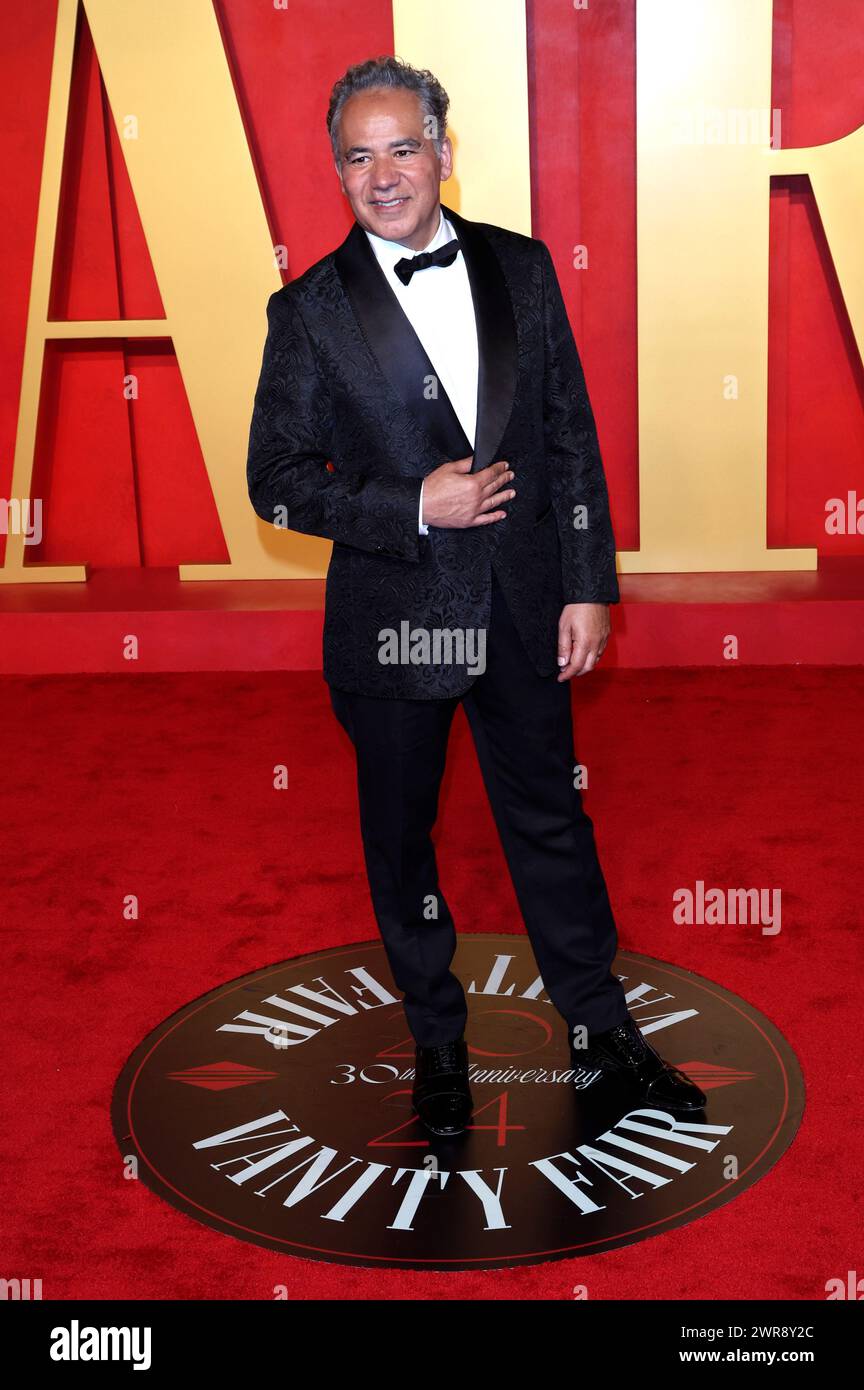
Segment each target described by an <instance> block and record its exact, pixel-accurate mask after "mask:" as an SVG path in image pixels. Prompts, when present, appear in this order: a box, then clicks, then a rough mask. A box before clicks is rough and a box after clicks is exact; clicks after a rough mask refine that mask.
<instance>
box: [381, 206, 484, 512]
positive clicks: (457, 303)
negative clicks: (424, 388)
mask: <svg viewBox="0 0 864 1390" xmlns="http://www.w3.org/2000/svg"><path fill="white" fill-rule="evenodd" d="M366 235H367V237H368V238H369V243H370V245H371V247H372V250H373V251H374V252H375V255H376V257H377V259H378V264H379V265H380V266H381V269H382V270H383V271H384V274H385V275H386V276H387V283H388V284H389V285H390V286H391V288H392V289H393V291H394V293H395V294H396V296H397V298H398V300H399V303H400V305H401V306H402V309H403V310H404V312H405V314H406V315H407V317H408V320H409V322H410V323H411V326H412V328H413V329H414V332H415V333H416V334H417V337H418V338H419V339H420V341H421V343H422V344H423V347H424V348H425V349H426V355H427V357H428V358H429V361H430V362H431V363H432V366H433V367H434V368H435V372H436V375H437V377H438V380H439V381H440V383H441V385H442V387H443V388H444V390H445V391H446V393H447V395H448V396H449V398H450V401H451V403H452V406H453V409H454V410H455V412H456V414H457V416H458V417H459V423H460V424H461V426H462V428H463V429H464V431H465V434H466V436H467V438H468V441H469V443H470V444H471V447H472V449H473V447H474V435H475V432H476V429H477V371H478V351H477V324H476V321H475V318H474V299H473V297H472V294H471V284H470V282H469V280H468V270H467V267H466V265H465V257H464V256H463V254H462V249H461V247H460V249H459V251H458V253H457V255H456V259H455V261H454V262H453V264H452V265H430V266H428V267H427V268H426V270H418V271H415V272H414V274H413V275H412V276H411V280H410V282H409V283H408V284H407V285H403V284H402V281H401V280H400V279H399V276H398V275H397V274H396V272H395V269H394V267H395V265H396V262H397V261H401V260H402V258H403V257H407V258H408V259H409V260H410V259H411V257H412V256H419V255H420V252H419V251H414V250H412V248H411V247H410V246H405V245H404V244H403V243H402V242H401V241H387V240H386V238H385V237H380V236H376V235H375V233H374V232H370V231H367V232H366ZM454 236H455V233H454V231H453V227H452V225H451V224H450V222H448V220H447V218H446V217H445V216H444V213H443V211H442V213H441V216H440V221H439V223H438V230H437V232H436V233H435V235H434V237H433V238H432V240H431V241H430V242H429V244H428V245H427V246H424V247H422V248H421V249H422V250H423V251H437V249H438V247H439V246H443V245H444V244H445V243H446V242H448V241H451V240H452V239H453V237H454ZM418 525H419V528H420V532H421V534H422V535H424V536H425V535H427V534H428V532H429V528H428V526H424V524H423V488H422V486H421V488H420V513H419V517H418Z"/></svg>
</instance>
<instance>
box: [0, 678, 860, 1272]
mask: <svg viewBox="0 0 864 1390" xmlns="http://www.w3.org/2000/svg"><path fill="white" fill-rule="evenodd" d="M574 693H575V699H576V704H577V751H578V753H579V756H580V759H581V761H583V762H585V763H587V765H588V767H589V778H590V785H589V791H588V793H587V797H586V805H587V807H588V810H589V811H590V813H591V815H592V816H593V818H594V821H595V826H596V830H597V838H598V843H599V846H600V851H601V856H602V858H603V863H604V867H605V870H606V875H607V879H608V882H609V887H610V892H611V895H612V900H613V904H614V906H615V909H616V913H617V917H618V923H619V934H620V942H621V946H622V947H623V948H629V949H632V950H636V951H642V952H645V953H646V954H649V955H652V956H656V957H658V958H660V959H666V960H671V961H675V962H677V963H679V964H681V965H684V966H686V967H688V968H690V969H692V970H695V971H698V972H699V973H700V974H704V975H707V976H709V977H711V978H713V979H716V980H718V981H720V982H721V983H722V984H723V985H725V986H726V987H727V988H729V989H731V990H734V991H735V992H737V993H739V994H741V995H743V996H744V997H745V998H747V999H749V1000H750V1001H752V1003H753V1004H754V1005H755V1006H756V1007H757V1008H758V1009H760V1010H762V1011H763V1012H764V1013H765V1014H767V1015H768V1017H769V1018H770V1019H772V1020H773V1021H774V1023H776V1025H777V1026H778V1027H779V1028H780V1029H781V1030H782V1032H783V1033H784V1034H785V1035H786V1037H787V1038H788V1039H789V1041H790V1042H791V1044H792V1046H793V1047H794V1048H795V1050H796V1052H797V1054H798V1056H799V1059H800V1061H801V1064H802V1068H803V1071H804V1077H805V1081H806V1085H807V1091H808V1105H807V1109H806V1112H805V1115H804V1121H803V1125H802V1128H801V1130H800V1131H799V1134H798V1136H797V1138H796V1139H795V1141H794V1143H793V1145H792V1147H791V1149H790V1150H789V1151H788V1152H787V1153H786V1155H785V1156H784V1157H783V1158H782V1159H781V1160H780V1162H779V1164H778V1165H777V1166H776V1167H775V1168H774V1169H773V1170H772V1171H771V1172H770V1173H769V1174H768V1175H767V1177H765V1178H763V1179H762V1180H761V1181H760V1182H759V1183H757V1184H756V1186H755V1187H753V1188H752V1189H751V1190H749V1191H746V1192H744V1193H742V1195H741V1196H740V1197H739V1198H738V1199H737V1200H736V1201H735V1202H733V1203H731V1204H730V1205H728V1206H726V1207H724V1208H722V1209H721V1210H719V1211H717V1212H714V1213H712V1214H711V1215H709V1216H706V1217H705V1218H703V1219H702V1220H699V1221H696V1222H694V1223H693V1224H692V1225H690V1226H686V1227H684V1228H682V1229H678V1230H674V1231H671V1232H669V1233H668V1234H665V1235H661V1236H658V1237H655V1238H654V1239H651V1240H648V1241H646V1242H645V1243H643V1244H640V1245H634V1246H630V1247H629V1248H626V1249H622V1250H617V1251H613V1252H611V1253H608V1254H603V1255H599V1256H596V1257H594V1258H588V1259H580V1260H571V1261H566V1262H561V1263H552V1264H545V1265H538V1266H533V1267H527V1268H526V1267H522V1268H515V1269H513V1270H505V1271H500V1270H499V1271H495V1272H488V1273H485V1274H484V1273H458V1274H442V1273H415V1272H405V1271H398V1270H393V1271H387V1270H377V1269H375V1270H365V1269H355V1268H350V1267H346V1266H338V1265H327V1264H319V1263H315V1262H311V1261H306V1260H300V1259H294V1258H286V1257H285V1256H281V1255H278V1254H276V1253H273V1252H271V1251H268V1250H263V1249H259V1248H257V1247H255V1246H253V1245H248V1244H243V1243H241V1242H239V1241H236V1240H233V1239H230V1238H228V1237H226V1236H222V1235H219V1234H217V1233H216V1232H214V1231H212V1230H208V1229H206V1228H205V1227H203V1226H200V1225H198V1224H197V1223H195V1222H193V1221H191V1220H190V1219H188V1218H187V1217H185V1216H184V1215H182V1214H181V1213H179V1212H177V1211H175V1210H174V1209H173V1208H171V1207H169V1206H168V1205H166V1204H164V1203H163V1202H161V1201H160V1200H159V1199H158V1198H157V1197H156V1196H154V1194H153V1193H151V1192H149V1191H148V1190H147V1189H146V1188H145V1187H144V1185H143V1184H140V1183H135V1182H130V1181H126V1180H124V1178H123V1173H122V1167H121V1163H120V1161H119V1158H118V1153H117V1149H116V1145H115V1142H114V1138H113V1135H112V1133H111V1126H110V1122H109V1100H110V1095H111V1089H112V1086H113V1084H114V1080H115V1078H116V1076H117V1073H118V1071H119V1070H120V1068H121V1066H122V1064H123V1062H124V1061H125V1060H126V1057H127V1056H128V1054H129V1052H130V1051H131V1050H132V1048H133V1047H134V1046H135V1045H136V1044H137V1043H138V1042H139V1041H140V1039H141V1038H142V1037H143V1036H144V1034H145V1033H147V1032H148V1031H149V1030H150V1029H151V1028H153V1027H154V1026H155V1025H156V1024H157V1023H158V1022H159V1021H160V1020H161V1019H163V1018H165V1017H166V1016H167V1015H168V1014H169V1013H171V1012H172V1011H173V1010H174V1009H175V1008H177V1007H179V1006H180V1005H181V1004H184V1003H186V1002H187V1001H188V1000H190V999H192V998H194V997H195V996H197V995H200V994H203V993H204V992H205V991H206V990H208V989H210V988H212V987H213V986H214V985H216V984H219V983H220V982H222V981H226V980H230V979H232V978H234V977H235V976H237V975H240V974H242V973H244V972H245V971H249V970H253V969H255V968H257V967H259V966H261V965H264V964H266V963H269V962H274V961H278V960H281V959H283V958H285V957H287V956H292V955H295V954H298V953H301V952H305V951H310V950H312V949H313V948H315V947H327V946H332V945H336V944H337V943H339V942H346V941H356V940H368V939H369V938H371V937H375V936H376V934H377V933H376V927H375V922H374V919H373V917H372V914H371V909H370V907H369V905H368V902H367V897H366V888H365V880H364V877H363V872H362V858H361V848H360V841H359V832H358V826H357V813H356V805H355V789H354V772H353V764H352V761H351V749H350V745H349V744H348V741H347V739H346V737H345V735H344V734H343V732H342V730H341V729H340V728H339V726H338V725H337V724H336V721H335V719H334V718H333V716H332V714H331V711H330V706H329V701H328V698H327V691H326V687H325V686H324V684H323V682H322V680H321V676H320V674H305V673H282V674H280V673H268V674H258V675H249V676H242V675H237V674H234V673H227V674H218V673H212V674H211V673H205V674H183V675H173V676H172V675H164V676H155V675H138V676H126V677H124V676H97V677H87V676H80V677H76V676H55V677H40V678H39V679H27V678H24V677H7V678H5V679H3V680H2V681H0V706H2V708H0V719H2V727H3V730H4V735H5V740H4V742H5V751H4V758H3V764H4V778H3V787H2V800H3V826H4V832H5V833H4V835H3V839H2V860H3V913H2V917H3V924H4V928H5V951H4V960H5V970H4V974H5V978H6V984H7V986H8V988H7V991H6V994H7V999H6V1004H5V1007H4V1013H5V1020H4V1021H5V1025H6V1026H5V1039H6V1041H5V1049H4V1053H5V1055H4V1090H5V1093H6V1102H7V1103H6V1105H5V1106H4V1110H5V1117H4V1126H3V1128H4V1144H3V1148H4V1154H3V1158H4V1161H3V1164H2V1169H0V1183H2V1190H0V1210H2V1212H3V1224H4V1228H5V1231H4V1235H3V1241H2V1248H3V1256H4V1258H3V1268H2V1270H0V1273H2V1274H3V1275H4V1276H5V1277H7V1278H11V1277H14V1276H18V1277H21V1278H24V1277H30V1278H41V1279H42V1281H43V1296H44V1297H45V1298H46V1299H52V1298H61V1299H65V1298H113V1297H119V1298H129V1299H144V1298H157V1299H165V1298H180V1299H270V1298H272V1297H273V1289H274V1286H277V1285H285V1286H287V1289H288V1294H289V1297H291V1298H297V1299H305V1298H319V1297H324V1298H330V1297H332V1298H377V1297H389V1298H400V1297H401V1298H409V1299H412V1298H417V1299H420V1298H486V1299H490V1298H491V1299H495V1298H503V1299H512V1298H523V1299H536V1298H552V1299H571V1298H572V1297H573V1289H574V1286H576V1285H583V1284H584V1285H587V1289H588V1295H589V1297H590V1298H591V1299H613V1298H628V1299H660V1298H672V1299H677V1298H705V1299H707V1298H731V1299H763V1298H793V1299H820V1298H824V1296H825V1295H824V1286H825V1281H826V1280H828V1279H830V1278H836V1277H839V1278H842V1279H845V1278H846V1273H847V1271H848V1270H855V1269H857V1270H858V1272H859V1274H861V1273H864V1271H862V1270H861V1269H860V1259H861V1242H860V1232H861V1230H862V1227H864V1198H862V1193H861V1185H860V1173H861V1163H862V1149H864V1143H862V1135H864V1126H862V1124H861V1120H860V1116H859V1114H858V1108H859V1104H860V1100H859V1096H858V1094H857V1089H858V1087H859V1086H860V1082H861V1062H860V1057H859V1054H858V1043H859V1037H860V1035H859V1033H858V1022H859V1020H858V1015H857V1014H856V1012H855V1009H856V1007H857V1006H858V983H859V977H860V973H861V963H862V948H861V915H862V913H861V901H862V892H861V888H862V883H861V877H862V876H861V856H862V851H861V843H862V840H861V825H860V817H861V806H862V800H864V797H862V793H864V767H862V764H864V759H862V729H864V673H862V671H861V670H860V669H854V668H837V667H834V668H814V667H809V668H806V669H802V668H772V669H768V668H754V667H750V668H746V669H734V670H731V669H730V670H679V671H675V672H669V671H661V670H656V671H633V672H598V673H596V674H595V675H593V676H592V677H591V678H590V679H589V680H587V681H585V680H580V681H578V682H576V683H575V692H574ZM280 763H284V764H285V765H286V766H287V768H288V778H289V786H288V789H287V790H285V791H276V790H274V789H273V786H272V780H273V768H274V766H275V765H276V764H280ZM438 842H439V853H440V864H441V871H442V883H443V885H444V886H445V889H446V893H447V898H448V902H449V904H450V906H451V908H452V910H453V912H454V916H455V918H456V923H457V927H458V928H459V929H460V930H461V931H464V932H469V931H521V930H522V927H521V923H520V920H519V918H518V915H517V910H516V905H515V900H514V898H513V894H512V889H511V886H510V882H509V879H508V877H507V873H506V867H505V864H504V860H503V857H502V854H501V851H500V849H499V846H498V842H497V838H496V836H495V831H494V827H493V824H492V820H491V815H490V812H489V809H488V806H487V803H486V800H485V795H484V792H483V788H482V783H481V781H480V777H479V773H478V771H477V767H476V763H475V761H474V753H473V747H472V744H471V740H470V736H469V734H468V730H467V725H466V724H465V721H464V717H463V716H462V715H461V713H460V714H459V716H458V717H457V721H456V725H455V728H454V734H453V741H452V744H451V757H450V764H449V767H448V775H447V781H446V783H445V792H444V797H443V804H442V818H441V821H440V822H439V833H438ZM697 879H703V880H704V881H705V882H706V884H707V885H716V886H720V887H728V886H743V887H747V886H758V887H768V888H776V887H779V888H780V889H781V890H782V897H783V928H782V931H781V932H780V934H779V935H777V936H763V935H762V934H761V932H760V929H759V927H758V926H726V927H710V926H692V927H682V926H675V925H674V924H673V922H672V893H673V891H674V890H675V889H676V888H679V887H691V888H692V887H693V886H694V884H695V882H696V880H697ZM129 894H134V895H136V896H137V898H138V900H139V905H140V909H139V910H140V916H139V919H138V920H137V921H127V920H126V919H125V918H124V915H123V908H124V899H125V897H126V896H127V895H129ZM562 1027H563V1024H562Z"/></svg>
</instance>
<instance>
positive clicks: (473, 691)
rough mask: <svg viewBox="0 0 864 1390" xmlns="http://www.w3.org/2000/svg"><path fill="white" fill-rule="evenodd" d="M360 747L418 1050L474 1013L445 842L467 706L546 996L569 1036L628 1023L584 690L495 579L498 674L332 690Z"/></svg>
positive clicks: (379, 880)
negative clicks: (408, 693) (454, 691)
mask: <svg viewBox="0 0 864 1390" xmlns="http://www.w3.org/2000/svg"><path fill="white" fill-rule="evenodd" d="M329 690H330V699H331V703H332V705H333V709H334V712H335V714H336V717H337V719H338V720H339V722H340V723H341V724H342V726H343V728H344V729H345V730H346V732H347V734H348V736H349V737H350V739H351V741H352V743H353V744H354V748H355V752H356V758H357V786H358V796H359V808H360V829H361V834H362V839H363V849H364V855H365V860H366V871H367V875H368V880H369V889H370V893H371V898H372V905H373V908H374V911H375V916H376V920H377V922H378V929H379V931H380V933H381V938H382V941H383V943H384V948H385V951H386V953H387V958H388V961H389V963H390V968H391V970H392V972H393V978H394V980H395V982H396V984H397V986H398V988H399V989H401V990H402V991H403V994H404V1000H403V1004H404V1008H405V1013H406V1016H407V1019H408V1025H409V1027H410V1030H411V1033H412V1034H413V1036H414V1039H415V1042H417V1043H418V1044H419V1045H420V1046H423V1047H429V1046H433V1045H435V1044H438V1043H444V1042H450V1041H451V1040H452V1039H454V1038H458V1037H460V1036H461V1035H462V1033H463V1032H464V1030H465V1025H466V1020H467V1014H468V1010H467V1004H466V999H465V992H464V990H463V988H462V985H461V983H460V981H459V980H458V979H457V977H456V976H455V975H454V974H453V972H452V970H451V969H450V965H451V962H452V960H453V955H454V953H455V950H456V932H455V928H454V923H453V918H452V916H451V913H450V910H449V908H448V906H447V903H446V900H445V898H444V895H443V893H442V892H441V888H440V886H439V883H438V869H437V864H436V859H435V850H434V846H433V844H432V839H431V832H432V829H433V826H434V824H435V821H436V818H437V814H438V794H439V790H440V786H441V779H442V776H443V773H444V764H445V759H446V754H447V741H448V736H449V732H450V725H451V723H452V720H453V715H454V713H455V711H456V706H457V704H458V703H459V701H460V700H461V701H462V703H463V705H464V708H465V713H466V715H467V718H468V721H469V725H470V728H471V733H472V736H473V739H474V743H475V746H476V749H477V757H478V760H479V763H480V769H481V772H482V774H483V780H484V783H485V786H486V792H487V795H488V797H489V802H490V805H491V807H492V812H493V814H494V817H495V822H496V825H497V828H498V833H499V835H500V837H501V843H502V845H503V848H504V853H505V856H506V859H507V864H508V867H509V871H510V876H511V878H512V880H513V887H514V889H515V892H516V897H517V900H518V903H519V907H520V910H521V913H522V917H523V920H524V922H525V927H526V929H527V932H528V936H529V939H530V941H531V946H532V949H533V952H534V956H535V958H536V961H537V966H538V969H539V973H540V975H541V977H542V979H543V984H544V986H545V988H546V992H547V994H548V996H549V998H550V999H551V1000H552V1003H553V1004H554V1005H555V1007H556V1009H557V1010H558V1012H559V1013H560V1014H561V1016H562V1018H564V1019H565V1020H566V1022H567V1025H568V1028H571V1029H572V1028H573V1027H574V1026H576V1025H580V1024H582V1025H584V1026H585V1027H586V1028H587V1029H588V1031H589V1032H600V1031H602V1030H604V1029H606V1028H612V1027H614V1026H615V1025H616V1024H617V1023H622V1022H624V1020H625V1019H626V1018H627V1016H628V1011H627V1004H626V1000H625V996H624V989H623V986H622V985H621V983H620V981H619V980H618V979H616V977H615V976H614V975H613V974H612V972H611V967H612V962H613V961H614V959H615V953H616V950H617V932H616V928H615V920H614V917H613V914H612V909H611V906H610V903H609V897H608V894H607V890H606V883H605V881H604V878H603V873H602V870H601V868H600V863H599V860H598V857H597V850H596V846H595V843H594V829H593V824H592V822H591V820H590V818H589V817H588V816H587V815H586V813H585V811H584V810H583V808H582V798H581V794H580V792H579V790H578V788H577V787H575V786H574V785H573V782H574V775H575V774H574V765H575V763H576V756H575V752H574V747H573V723H572V713H571V703H570V683H569V682H568V681H559V680H558V679H557V676H556V675H555V674H554V673H553V674H552V675H551V676H540V675H538V674H537V672H536V671H535V669H534V667H533V665H532V664H531V662H530V660H529V658H528V655H527V653H526V651H525V648H524V646H523V644H522V640H521V638H520V637H519V634H518V632H517V631H516V628H515V627H514V625H513V620H512V618H511V616H510V613H509V610H508V608H507V604H506V602H505V599H504V595H503V592H502V590H501V587H500V585H499V583H498V580H497V579H496V577H495V570H494V566H493V568H492V607H491V615H490V620H489V628H488V632H487V640H486V666H485V670H484V671H483V672H482V673H481V674H480V675H478V676H477V677H476V679H475V681H474V683H473V685H472V686H471V687H470V688H469V689H468V690H467V691H466V692H465V693H464V694H463V695H460V696H456V697H454V698H451V699H443V700H405V699H393V700H390V699H382V698H378V697H375V696H369V695H358V694H355V693H352V692H348V691H344V690H339V689H337V688H335V687H334V686H332V685H331V686H330V687H329Z"/></svg>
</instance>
